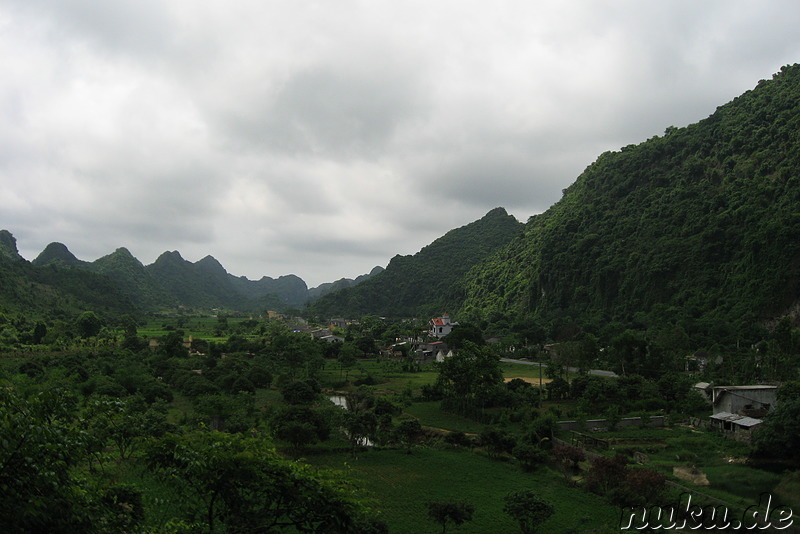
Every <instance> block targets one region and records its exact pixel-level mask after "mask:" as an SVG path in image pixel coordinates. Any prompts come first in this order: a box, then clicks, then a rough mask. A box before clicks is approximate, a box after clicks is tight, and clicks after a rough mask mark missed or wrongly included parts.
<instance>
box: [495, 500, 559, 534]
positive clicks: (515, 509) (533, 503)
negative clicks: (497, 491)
mask: <svg viewBox="0 0 800 534" xmlns="http://www.w3.org/2000/svg"><path fill="white" fill-rule="evenodd" d="M503 511H504V512H505V513H507V514H508V515H510V516H511V517H513V518H514V519H515V520H516V521H517V522H518V523H519V528H520V530H521V531H522V533H523V534H532V533H533V532H536V529H537V528H538V527H539V525H541V524H542V523H544V522H545V521H546V520H547V519H548V518H549V517H550V516H552V515H553V514H554V513H555V509H554V508H553V505H552V504H550V503H548V502H547V501H544V500H543V499H542V498H541V497H539V496H538V495H537V494H536V493H535V492H533V491H532V490H520V491H515V492H512V493H509V494H508V495H506V496H505V506H504V507H503Z"/></svg>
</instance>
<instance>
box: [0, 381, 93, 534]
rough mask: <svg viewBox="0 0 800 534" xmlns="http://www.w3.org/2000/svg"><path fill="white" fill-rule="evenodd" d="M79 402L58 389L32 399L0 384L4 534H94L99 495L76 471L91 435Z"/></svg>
mask: <svg viewBox="0 0 800 534" xmlns="http://www.w3.org/2000/svg"><path fill="white" fill-rule="evenodd" d="M76 407H77V399H76V398H75V397H73V396H72V395H71V394H70V393H68V392H66V391H65V390H63V389H60V388H52V389H48V390H45V391H42V392H41V393H38V394H36V395H34V396H32V397H30V398H24V397H22V396H20V395H19V394H17V392H16V391H14V389H13V388H11V387H8V386H6V385H0V436H2V438H0V488H2V491H0V518H2V523H3V532H9V533H20V534H21V533H26V532H53V533H70V532H95V531H96V530H95V529H96V524H97V522H98V519H99V517H98V513H102V510H101V509H100V506H101V504H100V503H99V502H98V496H97V495H93V494H91V493H90V492H89V491H88V490H86V489H84V487H83V484H82V483H81V481H80V480H79V479H78V477H77V475H76V473H75V471H76V469H77V467H78V465H79V464H80V462H81V461H82V460H83V458H84V456H85V454H86V451H87V441H88V436H87V435H86V433H85V432H83V431H81V430H80V429H79V428H78V426H77V425H76V421H75V418H74V415H73V414H75V413H76V412H77V410H76Z"/></svg>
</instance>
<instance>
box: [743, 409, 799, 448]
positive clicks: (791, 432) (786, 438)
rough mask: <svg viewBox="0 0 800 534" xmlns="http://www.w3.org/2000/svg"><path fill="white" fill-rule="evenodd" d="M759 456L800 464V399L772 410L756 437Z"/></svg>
mask: <svg viewBox="0 0 800 534" xmlns="http://www.w3.org/2000/svg"><path fill="white" fill-rule="evenodd" d="M754 442H755V443H754V444H755V449H756V452H757V454H759V455H761V456H767V457H778V458H786V457H789V458H791V459H792V460H794V461H795V462H800V398H792V399H791V400H786V401H784V402H781V403H780V404H778V406H776V407H775V408H773V409H772V410H770V412H769V413H768V414H767V416H766V418H765V419H764V424H763V425H761V427H760V428H758V429H757V431H756V432H755V436H754Z"/></svg>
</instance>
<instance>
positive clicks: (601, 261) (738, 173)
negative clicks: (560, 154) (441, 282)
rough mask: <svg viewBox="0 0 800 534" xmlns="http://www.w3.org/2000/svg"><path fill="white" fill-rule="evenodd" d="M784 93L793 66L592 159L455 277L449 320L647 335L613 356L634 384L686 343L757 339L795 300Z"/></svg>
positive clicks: (794, 195) (792, 157) (796, 119)
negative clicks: (706, 112)
mask: <svg viewBox="0 0 800 534" xmlns="http://www.w3.org/2000/svg"><path fill="white" fill-rule="evenodd" d="M798 94H800V66H799V65H792V66H787V67H783V68H782V69H781V71H780V72H779V73H777V74H776V75H775V76H774V77H773V79H772V80H767V81H763V80H762V81H761V82H759V83H758V86H757V87H756V88H754V89H753V90H751V91H747V92H746V93H744V94H743V95H741V96H739V97H738V98H736V99H734V100H733V101H732V102H730V103H728V104H726V105H723V106H720V107H719V108H717V110H716V112H714V113H713V114H712V115H711V116H710V117H708V118H706V119H704V120H702V121H700V122H698V123H696V124H692V125H690V126H687V127H685V128H675V129H671V130H670V131H669V132H668V134H666V135H664V136H654V137H653V138H651V139H649V140H648V141H646V142H643V143H641V144H639V145H636V146H633V145H631V146H628V147H624V148H623V149H621V150H619V151H616V152H606V153H604V154H602V155H601V156H600V157H599V158H598V159H597V161H596V162H594V163H593V164H592V165H590V166H589V167H588V168H587V169H586V170H585V171H584V172H583V173H582V174H581V175H580V176H579V177H578V179H577V180H576V182H575V183H574V184H573V185H571V186H570V187H569V188H567V189H566V190H565V194H564V196H563V198H562V199H561V200H560V201H559V202H557V203H556V204H555V205H553V206H552V207H551V208H550V209H549V210H547V211H546V212H545V213H542V214H540V215H537V216H535V217H532V218H531V219H530V220H529V221H528V223H527V224H526V227H525V230H524V232H523V233H522V234H521V235H520V236H519V237H517V238H516V239H514V240H513V241H512V242H511V243H510V244H509V245H507V246H506V247H504V248H502V249H501V250H499V251H498V252H497V253H495V254H494V255H492V256H491V257H489V258H488V259H486V260H485V261H483V262H482V263H480V264H478V265H477V266H475V267H474V268H473V269H472V270H471V271H470V272H469V273H468V274H467V275H466V276H464V277H463V278H462V280H461V281H460V282H459V288H458V289H457V290H454V292H453V293H454V294H460V295H463V296H464V298H463V300H462V299H459V305H458V306H457V307H455V306H453V307H451V308H450V309H451V310H456V312H457V313H458V314H459V316H460V317H463V318H464V320H471V321H475V322H477V323H478V324H481V323H482V322H493V321H494V319H493V318H499V317H501V316H503V317H506V318H507V317H513V316H522V317H529V318H530V319H531V320H532V321H533V322H536V323H538V324H544V325H548V324H549V325H553V326H554V327H556V328H555V329H554V330H551V332H555V331H557V330H558V328H557V327H558V325H559V324H561V325H566V324H570V323H577V324H579V326H580V328H583V329H585V330H589V331H592V330H595V331H597V332H600V330H601V329H602V328H604V327H605V328H607V327H611V326H613V325H614V324H615V322H617V323H616V324H618V325H621V326H622V328H621V329H620V330H617V332H616V334H619V335H622V334H623V333H624V332H625V330H626V327H628V328H630V327H632V328H633V329H635V330H638V331H644V330H650V331H652V333H653V334H656V335H652V336H648V339H647V341H646V342H645V343H644V345H642V344H641V343H640V342H641V341H642V340H641V339H639V338H638V336H637V335H633V336H627V337H626V338H620V340H619V341H620V344H619V345H618V346H617V347H616V348H615V349H614V350H615V351H616V352H618V355H619V357H620V358H622V359H623V360H624V361H625V362H626V369H625V370H626V372H630V371H633V372H638V373H640V374H644V375H646V376H647V375H648V374H649V373H654V374H655V373H657V372H658V369H659V368H661V367H662V365H663V364H664V363H667V361H668V360H666V359H664V358H663V354H665V353H666V354H669V353H675V352H677V353H678V354H680V351H683V350H686V345H687V340H690V342H691V343H692V344H694V345H700V346H711V345H712V344H713V343H720V344H722V346H727V347H735V346H736V344H737V342H738V343H740V344H741V345H745V344H746V343H755V342H757V341H759V339H760V335H761V331H760V330H759V328H758V327H757V326H758V325H757V322H758V321H759V320H761V319H764V318H769V317H774V316H776V315H778V314H782V313H784V312H785V311H786V310H787V309H788V308H789V306H790V305H791V304H792V303H793V302H794V301H795V300H796V299H797V280H800V276H798V263H797V262H796V261H795V260H796V258H797V257H799V256H800V239H798V235H800V219H799V218H798V215H797V213H798V212H797V205H798V201H799V200H800V180H798V178H797V174H798V169H799V168H800V157H799V156H798V154H800V150H799V149H800V146H798V143H800V139H798V138H797V137H796V136H794V135H793V134H792V132H794V131H796V130H797V129H798V127H800V113H798V106H800V99H799V98H798ZM637 313H638V315H637ZM635 315H636V319H634V316H635ZM656 330H658V332H657V331H656ZM600 333H602V332H600ZM610 333H611V332H608V334H610ZM611 337H612V336H611V335H607V334H606V338H607V339H610V338H611ZM552 338H555V336H552ZM783 345H784V346H786V345H787V344H786V343H783ZM673 351H674V352H673ZM659 352H660V353H661V354H660V353H659ZM629 366H633V367H631V368H629Z"/></svg>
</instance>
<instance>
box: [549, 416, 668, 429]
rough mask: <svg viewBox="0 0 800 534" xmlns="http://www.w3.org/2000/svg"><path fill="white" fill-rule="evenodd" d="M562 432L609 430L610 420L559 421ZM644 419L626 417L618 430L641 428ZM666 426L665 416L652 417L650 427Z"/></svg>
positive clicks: (620, 422)
mask: <svg viewBox="0 0 800 534" xmlns="http://www.w3.org/2000/svg"><path fill="white" fill-rule="evenodd" d="M556 424H557V425H558V428H559V429H560V430H577V431H579V432H580V431H582V430H595V429H599V428H602V429H607V428H608V426H609V425H608V420H607V419H587V420H586V421H558V423H556ZM641 424H642V418H641V417H625V418H623V419H621V420H620V421H619V422H618V423H617V428H630V427H636V426H641ZM664 425H665V417H664V416H663V415H653V416H651V417H650V424H649V425H648V426H664Z"/></svg>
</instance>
